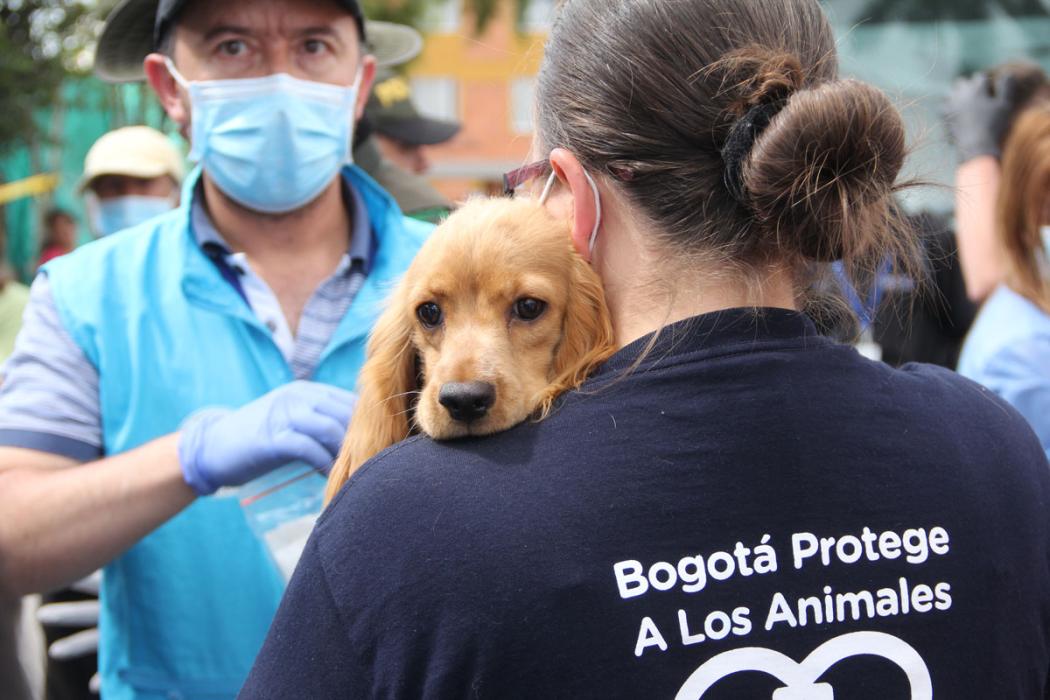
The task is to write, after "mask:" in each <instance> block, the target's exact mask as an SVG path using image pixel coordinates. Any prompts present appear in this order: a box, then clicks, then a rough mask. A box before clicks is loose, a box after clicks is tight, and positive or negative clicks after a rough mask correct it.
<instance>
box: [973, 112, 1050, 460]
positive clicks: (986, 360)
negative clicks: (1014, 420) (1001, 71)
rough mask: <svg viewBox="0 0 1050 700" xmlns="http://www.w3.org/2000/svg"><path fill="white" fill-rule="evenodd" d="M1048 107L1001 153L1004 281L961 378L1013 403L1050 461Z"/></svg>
mask: <svg viewBox="0 0 1050 700" xmlns="http://www.w3.org/2000/svg"><path fill="white" fill-rule="evenodd" d="M1048 185H1050V106H1047V105H1042V106H1037V107H1032V108H1029V109H1027V110H1026V111H1025V112H1024V113H1023V114H1022V115H1021V116H1020V117H1019V119H1018V120H1017V123H1016V124H1015V125H1014V127H1013V129H1012V130H1011V132H1010V136H1009V139H1008V140H1007V142H1006V147H1005V148H1004V151H1003V160H1002V183H1001V187H1000V189H999V202H998V211H997V222H996V229H997V235H998V243H999V248H1000V250H1001V257H1002V260H1003V262H1004V263H1005V267H1006V270H1007V277H1006V282H1005V283H1004V284H1002V285H1000V286H999V287H998V288H997V289H996V290H995V292H993V293H992V295H991V297H989V299H988V301H987V302H985V304H984V307H983V308H982V309H981V312H980V314H978V316H977V320H976V322H975V323H974V326H973V328H972V329H971V331H970V334H969V336H968V337H967V339H966V343H965V345H964V346H963V351H962V356H961V357H960V359H959V372H960V373H961V374H963V375H965V376H967V377H969V378H970V379H973V380H975V381H977V382H979V383H980V384H983V385H984V386H986V387H988V388H989V389H991V390H992V391H994V392H995V393H996V394H998V395H999V396H1001V397H1002V398H1004V399H1006V400H1007V401H1009V402H1010V403H1011V404H1012V405H1013V406H1014V407H1015V408H1016V409H1017V410H1018V411H1020V413H1021V414H1022V415H1024V416H1025V418H1027V419H1028V422H1029V423H1030V424H1031V426H1032V428H1033V429H1034V430H1035V432H1036V434H1037V435H1038V436H1039V440H1040V442H1041V443H1042V445H1043V449H1044V450H1046V452H1047V455H1048V457H1050V226H1048V225H1050V215H1048V213H1050V190H1048V189H1047V187H1048Z"/></svg>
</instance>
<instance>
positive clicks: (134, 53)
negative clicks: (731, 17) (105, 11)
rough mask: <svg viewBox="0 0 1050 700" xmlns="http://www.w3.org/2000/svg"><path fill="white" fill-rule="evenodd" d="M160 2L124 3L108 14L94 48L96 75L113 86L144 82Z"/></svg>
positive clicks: (129, 1) (155, 0) (148, 0)
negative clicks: (144, 64)
mask: <svg viewBox="0 0 1050 700" xmlns="http://www.w3.org/2000/svg"><path fill="white" fill-rule="evenodd" d="M158 4H159V1H158V0H123V1H122V2H121V3H120V4H119V5H117V6H116V7H115V8H113V10H112V11H111V12H110V13H109V16H108V17H107V18H106V24H105V26H104V27H103V28H102V35H101V36H99V39H98V47H97V48H96V49H95V74H96V75H98V77H100V78H102V79H103V80H105V81H107V82H110V83H127V82H131V81H134V80H143V79H145V77H146V74H145V73H144V72H143V69H142V60H143V59H144V58H146V56H147V55H148V54H149V53H150V52H152V51H153V22H154V19H155V18H156V16H157V5H158Z"/></svg>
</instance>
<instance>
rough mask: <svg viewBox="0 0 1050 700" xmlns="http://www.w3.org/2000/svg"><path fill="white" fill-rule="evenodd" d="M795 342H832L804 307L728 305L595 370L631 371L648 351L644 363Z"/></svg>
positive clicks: (629, 347)
mask: <svg viewBox="0 0 1050 700" xmlns="http://www.w3.org/2000/svg"><path fill="white" fill-rule="evenodd" d="M793 341H794V342H804V343H806V344H807V345H812V346H814V347H815V346H819V345H823V344H826V343H828V342H830V341H828V339H826V338H824V337H822V336H821V335H820V333H819V331H818V330H817V327H816V326H815V325H814V323H813V321H811V320H810V319H809V317H808V316H806V315H805V314H803V313H800V312H798V311H791V310H789V309H780V308H772V307H758V308H755V307H750V308H738V309H724V310H722V311H715V312H712V313H707V314H703V315H701V316H694V317H692V318H687V319H685V320H683V321H678V322H677V323H672V324H670V325H668V326H665V327H664V328H662V329H661V330H660V331H659V333H658V334H656V337H655V338H654V337H653V335H652V334H650V335H647V336H645V337H644V338H639V339H638V340H636V341H634V342H633V343H630V344H629V345H627V346H626V347H624V348H622V349H620V351H619V352H617V353H616V354H615V355H613V356H612V357H611V358H609V360H608V361H607V362H606V363H605V364H603V365H602V366H601V367H600V368H599V369H598V371H597V372H596V373H595V374H596V375H602V374H606V373H608V372H611V371H616V370H626V369H628V368H629V367H631V366H632V365H634V364H635V363H636V362H637V361H638V358H639V357H641V356H642V355H643V353H644V355H645V359H643V360H642V362H641V364H640V365H639V366H640V367H645V366H648V365H651V364H655V363H657V362H660V361H663V360H666V359H668V358H671V357H678V356H682V355H689V354H695V353H703V354H704V355H707V354H712V355H719V354H723V353H726V352H738V351H739V352H749V351H755V350H761V349H763V346H765V347H769V345H770V344H771V343H772V344H777V343H784V342H793ZM650 346H651V347H650ZM647 350H648V352H647ZM697 356H699V355H697Z"/></svg>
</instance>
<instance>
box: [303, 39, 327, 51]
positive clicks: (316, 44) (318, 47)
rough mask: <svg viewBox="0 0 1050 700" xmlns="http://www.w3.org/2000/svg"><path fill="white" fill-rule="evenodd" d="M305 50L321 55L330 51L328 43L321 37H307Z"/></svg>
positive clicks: (304, 45)
mask: <svg viewBox="0 0 1050 700" xmlns="http://www.w3.org/2000/svg"><path fill="white" fill-rule="evenodd" d="M303 50H304V51H306V53H308V54H314V55H320V54H323V53H325V52H326V51H328V45H327V44H325V43H324V42H323V41H321V40H320V39H307V40H306V42H305V43H304V44H303Z"/></svg>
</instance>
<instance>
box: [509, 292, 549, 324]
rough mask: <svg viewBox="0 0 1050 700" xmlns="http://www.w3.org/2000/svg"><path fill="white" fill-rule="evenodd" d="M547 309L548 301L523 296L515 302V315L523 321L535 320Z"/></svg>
mask: <svg viewBox="0 0 1050 700" xmlns="http://www.w3.org/2000/svg"><path fill="white" fill-rule="evenodd" d="M546 310H547V302H544V301H540V300H539V299H533V298H532V297H523V298H521V299H518V300H517V301H516V302H514V316H515V318H519V319H521V320H522V321H535V320H536V319H537V318H539V317H540V316H542V315H543V312H544V311H546Z"/></svg>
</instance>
